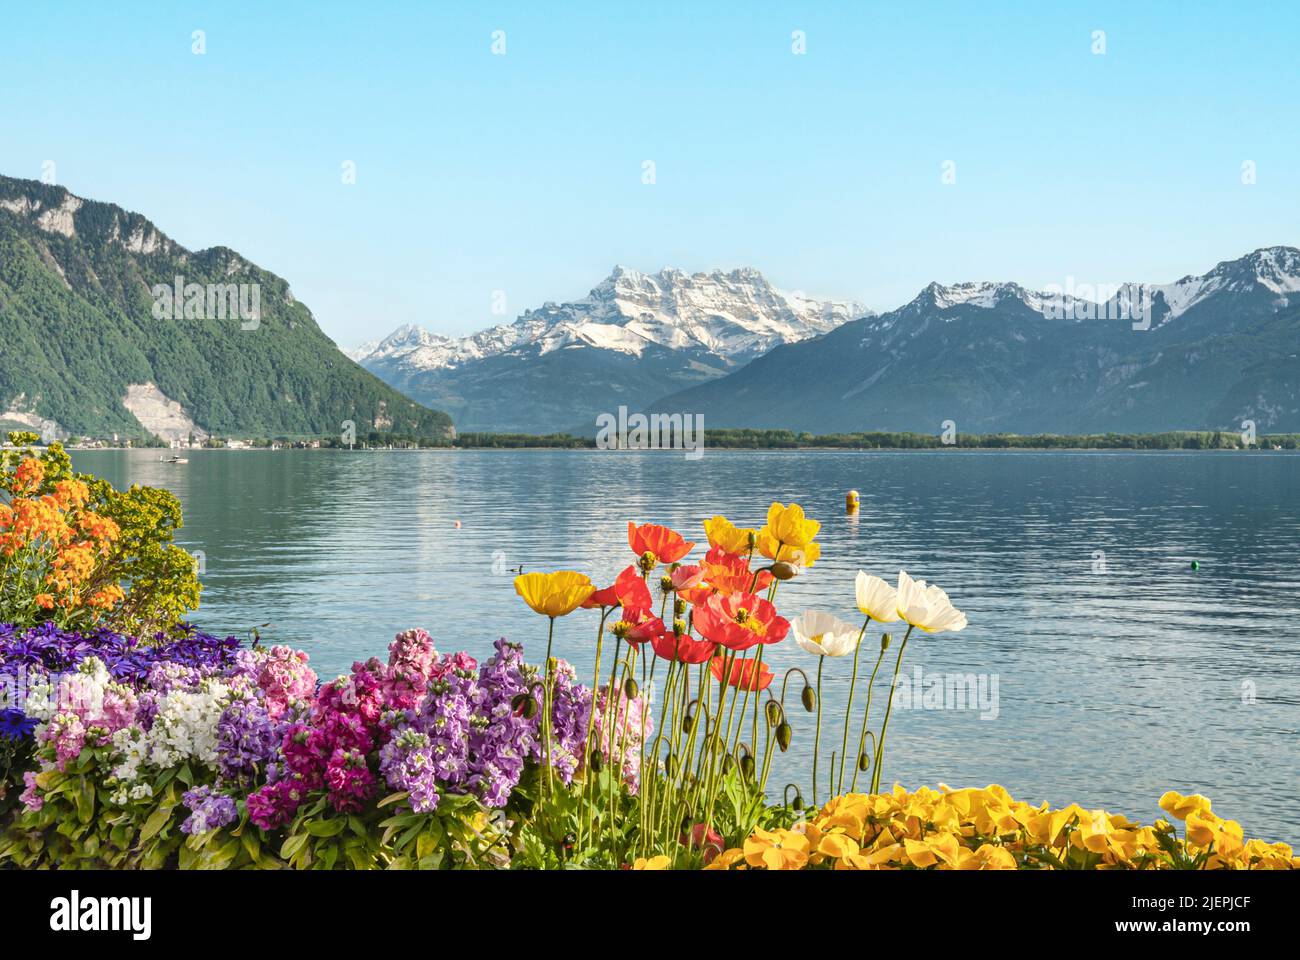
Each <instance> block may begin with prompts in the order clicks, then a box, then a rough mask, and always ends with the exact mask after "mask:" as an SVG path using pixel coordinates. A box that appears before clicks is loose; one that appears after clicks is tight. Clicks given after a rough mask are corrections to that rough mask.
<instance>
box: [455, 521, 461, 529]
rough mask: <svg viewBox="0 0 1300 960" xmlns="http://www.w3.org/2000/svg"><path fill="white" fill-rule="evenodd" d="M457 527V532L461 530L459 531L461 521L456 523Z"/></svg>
mask: <svg viewBox="0 0 1300 960" xmlns="http://www.w3.org/2000/svg"><path fill="white" fill-rule="evenodd" d="M455 526H456V529H457V530H459V529H460V521H459V520H457V521H456V524H455Z"/></svg>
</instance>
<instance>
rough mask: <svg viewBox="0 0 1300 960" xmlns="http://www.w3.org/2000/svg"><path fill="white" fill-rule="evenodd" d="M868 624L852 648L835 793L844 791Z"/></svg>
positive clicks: (867, 620)
mask: <svg viewBox="0 0 1300 960" xmlns="http://www.w3.org/2000/svg"><path fill="white" fill-rule="evenodd" d="M869 623H871V618H870V617H868V618H867V619H866V620H864V621H863V623H862V629H861V630H859V631H858V642H857V645H856V646H854V648H853V677H852V678H851V679H850V680H849V705H848V706H847V707H845V708H844V736H843V737H841V738H840V772H839V778H838V780H837V781H836V785H835V790H834V792H835V793H840V792H842V791H843V790H844V758H845V757H847V756H848V754H849V723H850V722H851V718H852V714H853V691H854V690H856V689H857V686H858V655H859V654H860V653H862V636H863V634H865V633H866V632H867V624H869ZM855 762H856V758H855Z"/></svg>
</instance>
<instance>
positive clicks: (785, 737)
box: [776, 723, 794, 753]
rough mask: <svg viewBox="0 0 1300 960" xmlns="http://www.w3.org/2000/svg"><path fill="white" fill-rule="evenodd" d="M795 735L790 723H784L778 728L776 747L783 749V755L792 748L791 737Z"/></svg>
mask: <svg viewBox="0 0 1300 960" xmlns="http://www.w3.org/2000/svg"><path fill="white" fill-rule="evenodd" d="M793 733H794V731H793V730H791V729H790V724H788V723H782V724H781V725H780V726H778V727H777V728H776V745H777V746H778V747H780V748H781V752H782V753H785V752H786V750H788V749H789V748H790V737H791V735H792V734H793Z"/></svg>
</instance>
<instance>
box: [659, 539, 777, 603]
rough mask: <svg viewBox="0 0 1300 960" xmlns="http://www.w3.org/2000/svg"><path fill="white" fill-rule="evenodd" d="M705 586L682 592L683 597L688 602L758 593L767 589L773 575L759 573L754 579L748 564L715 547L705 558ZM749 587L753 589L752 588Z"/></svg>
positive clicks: (739, 557)
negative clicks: (723, 594)
mask: <svg viewBox="0 0 1300 960" xmlns="http://www.w3.org/2000/svg"><path fill="white" fill-rule="evenodd" d="M701 566H703V567H704V583H703V584H702V585H701V586H697V587H692V588H691V589H689V590H683V591H682V592H681V595H682V598H683V599H684V600H687V601H688V602H690V603H699V602H700V601H701V600H707V599H708V597H709V595H710V594H714V593H735V592H736V591H741V592H742V593H751V592H752V593H758V592H759V591H762V590H766V589H767V588H768V585H769V584H771V582H772V574H770V573H768V572H767V571H766V570H762V571H760V572H759V574H758V578H757V579H755V577H754V574H753V571H751V570H750V569H749V561H748V560H746V559H745V558H744V557H742V556H739V555H738V554H734V553H727V551H725V550H723V549H722V548H721V547H714V548H713V549H712V550H710V551H709V552H708V553H706V554H705V555H704V563H703V564H701ZM751 584H752V589H751Z"/></svg>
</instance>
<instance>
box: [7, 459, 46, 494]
mask: <svg viewBox="0 0 1300 960" xmlns="http://www.w3.org/2000/svg"><path fill="white" fill-rule="evenodd" d="M44 479H45V464H43V463H41V461H39V460H37V459H35V458H33V457H28V458H27V459H26V460H24V461H23V462H22V463H20V464H18V468H17V469H16V470H14V479H13V485H12V487H11V489H12V490H13V492H14V493H33V492H35V490H36V488H37V487H39V486H40V485H41V481H42V480H44Z"/></svg>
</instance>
